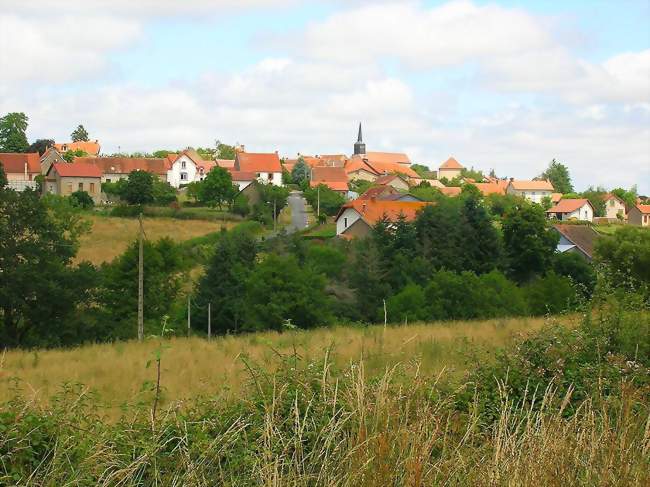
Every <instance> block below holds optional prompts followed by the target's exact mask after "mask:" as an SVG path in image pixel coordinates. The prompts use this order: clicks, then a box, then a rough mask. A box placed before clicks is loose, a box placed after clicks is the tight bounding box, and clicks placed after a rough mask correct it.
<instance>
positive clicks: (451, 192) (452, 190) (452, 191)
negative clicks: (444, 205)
mask: <svg viewBox="0 0 650 487" xmlns="http://www.w3.org/2000/svg"><path fill="white" fill-rule="evenodd" d="M438 190H440V192H441V193H442V194H444V195H445V196H458V195H459V194H460V192H461V191H462V190H463V189H462V188H458V187H456V186H449V187H444V188H438Z"/></svg>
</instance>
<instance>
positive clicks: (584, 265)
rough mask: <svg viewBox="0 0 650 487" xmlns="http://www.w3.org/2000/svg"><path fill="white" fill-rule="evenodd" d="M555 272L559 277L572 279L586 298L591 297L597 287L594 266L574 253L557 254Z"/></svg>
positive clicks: (554, 264)
mask: <svg viewBox="0 0 650 487" xmlns="http://www.w3.org/2000/svg"><path fill="white" fill-rule="evenodd" d="M553 271H554V272H555V273H556V274H557V275H558V276H564V277H568V278H569V279H571V281H572V282H573V283H574V284H576V286H577V287H578V289H579V290H580V291H581V292H582V294H583V295H584V296H589V295H591V292H592V291H593V290H594V287H595V286H596V272H595V271H594V268H593V266H592V265H591V263H589V262H587V261H586V260H585V258H584V257H582V256H580V255H578V254H576V253H574V252H562V253H559V254H558V253H556V254H555V255H554V256H553Z"/></svg>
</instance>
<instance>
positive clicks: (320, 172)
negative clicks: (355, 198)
mask: <svg viewBox="0 0 650 487" xmlns="http://www.w3.org/2000/svg"><path fill="white" fill-rule="evenodd" d="M321 184H324V185H325V186H327V187H328V188H330V189H331V190H333V191H337V192H339V193H342V194H344V195H345V194H347V192H348V175H347V173H346V172H345V169H343V168H342V167H328V166H315V167H312V169H311V178H310V180H309V186H310V187H312V188H315V187H317V186H319V185H321Z"/></svg>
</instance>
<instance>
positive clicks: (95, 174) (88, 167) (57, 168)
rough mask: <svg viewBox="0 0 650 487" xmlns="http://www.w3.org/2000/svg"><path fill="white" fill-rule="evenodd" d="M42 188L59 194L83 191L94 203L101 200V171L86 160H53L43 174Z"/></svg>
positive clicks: (65, 194) (66, 194) (67, 194)
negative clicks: (43, 182)
mask: <svg viewBox="0 0 650 487" xmlns="http://www.w3.org/2000/svg"><path fill="white" fill-rule="evenodd" d="M43 190H44V191H45V192H47V193H51V194H58V195H60V196H70V195H71V194H72V193H74V192H75V191H85V192H86V193H88V194H89V195H90V197H91V198H92V199H93V201H94V202H95V203H99V202H100V200H101V192H102V172H101V170H100V169H99V168H98V167H97V166H96V165H94V164H89V163H86V162H55V163H54V164H52V165H51V166H50V169H49V170H48V172H47V174H46V175H45V184H44V187H43Z"/></svg>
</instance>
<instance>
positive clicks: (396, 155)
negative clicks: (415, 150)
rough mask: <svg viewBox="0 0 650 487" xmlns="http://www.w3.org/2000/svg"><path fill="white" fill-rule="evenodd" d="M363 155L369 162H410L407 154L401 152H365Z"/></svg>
mask: <svg viewBox="0 0 650 487" xmlns="http://www.w3.org/2000/svg"><path fill="white" fill-rule="evenodd" d="M365 157H366V159H368V160H369V161H370V162H371V163H373V162H379V163H385V164H411V159H409V156H407V155H406V154H403V153H401V152H366V154H365Z"/></svg>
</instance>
